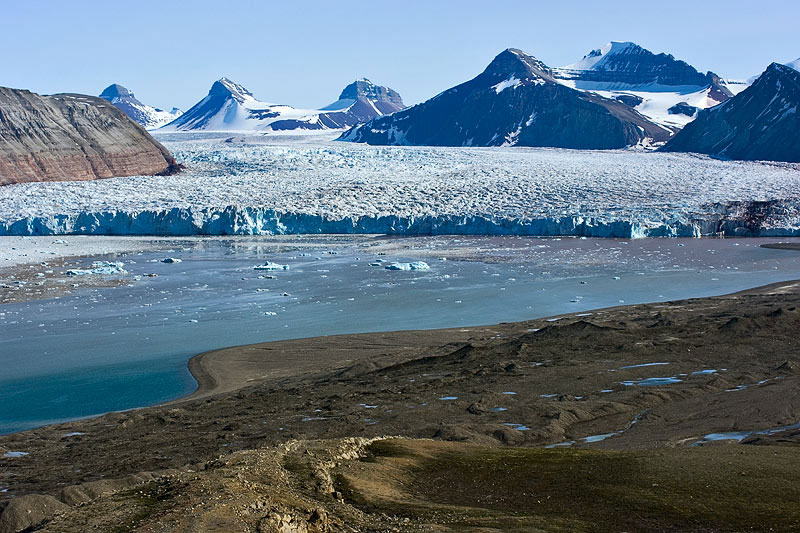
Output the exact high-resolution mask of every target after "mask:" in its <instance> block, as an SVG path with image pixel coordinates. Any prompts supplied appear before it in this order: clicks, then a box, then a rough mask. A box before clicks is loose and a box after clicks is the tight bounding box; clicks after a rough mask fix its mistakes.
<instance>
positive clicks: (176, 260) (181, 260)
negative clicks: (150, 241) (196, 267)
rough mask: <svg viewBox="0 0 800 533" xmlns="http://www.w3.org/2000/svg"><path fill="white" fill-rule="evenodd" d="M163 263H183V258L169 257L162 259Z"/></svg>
mask: <svg viewBox="0 0 800 533" xmlns="http://www.w3.org/2000/svg"><path fill="white" fill-rule="evenodd" d="M161 262H162V263H167V264H168V265H169V264H172V263H181V262H183V259H178V258H177V257H167V258H165V259H162V260H161Z"/></svg>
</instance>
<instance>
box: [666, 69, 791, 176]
mask: <svg viewBox="0 0 800 533" xmlns="http://www.w3.org/2000/svg"><path fill="white" fill-rule="evenodd" d="M798 106H800V72H797V71H796V70H794V69H792V68H790V67H787V66H785V65H780V64H778V63H773V64H771V65H770V66H769V67H768V68H767V70H766V71H765V72H764V73H763V74H762V75H761V76H759V77H758V78H757V79H756V81H755V82H754V83H753V84H752V85H751V86H750V87H748V88H747V89H745V90H744V91H742V92H741V93H739V94H737V95H736V96H735V97H733V98H731V99H730V100H728V101H727V102H725V103H723V104H720V105H719V106H717V107H713V108H711V109H707V110H704V111H701V112H700V113H699V115H698V117H697V118H696V119H695V120H694V121H693V122H691V123H690V124H688V125H687V126H686V127H685V128H684V129H683V130H682V131H680V132H679V133H678V134H676V135H675V137H674V138H673V139H672V140H670V141H669V142H668V143H667V144H666V145H665V146H664V147H663V148H662V150H664V151H667V152H696V153H701V154H708V155H711V156H714V157H721V158H726V159H743V160H768V161H787V162H800V114H799V113H798Z"/></svg>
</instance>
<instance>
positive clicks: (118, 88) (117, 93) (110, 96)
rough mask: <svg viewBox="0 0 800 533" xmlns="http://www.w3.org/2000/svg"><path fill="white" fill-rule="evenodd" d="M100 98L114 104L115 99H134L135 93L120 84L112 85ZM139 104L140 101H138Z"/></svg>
mask: <svg viewBox="0 0 800 533" xmlns="http://www.w3.org/2000/svg"><path fill="white" fill-rule="evenodd" d="M100 98H103V99H104V100H108V101H109V102H111V103H113V102H114V98H134V99H135V96H134V95H133V93H132V92H131V91H130V90H129V89H127V88H125V87H123V86H122V85H120V84H119V83H112V84H111V85H109V86H108V87H106V88H105V89H104V90H103V92H102V93H100ZM137 102H138V100H137Z"/></svg>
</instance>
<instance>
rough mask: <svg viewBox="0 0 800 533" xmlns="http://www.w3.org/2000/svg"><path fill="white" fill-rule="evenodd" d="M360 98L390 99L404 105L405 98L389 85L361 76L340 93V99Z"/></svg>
mask: <svg viewBox="0 0 800 533" xmlns="http://www.w3.org/2000/svg"><path fill="white" fill-rule="evenodd" d="M359 98H368V99H370V100H388V101H396V102H399V103H400V105H402V102H403V100H402V99H401V98H400V94H399V93H398V92H397V91H395V90H393V89H390V88H389V87H382V86H380V85H375V84H374V83H372V82H371V81H369V80H368V79H367V78H361V79H359V80H356V81H354V82H353V83H351V84H350V85H348V86H347V87H345V88H344V90H343V91H342V94H341V95H339V100H358V99H359Z"/></svg>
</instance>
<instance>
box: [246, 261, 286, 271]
mask: <svg viewBox="0 0 800 533" xmlns="http://www.w3.org/2000/svg"><path fill="white" fill-rule="evenodd" d="M253 270H289V265H281V264H278V263H273V262H272V261H267V262H266V263H264V264H263V265H256V266H254V267H253Z"/></svg>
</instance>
